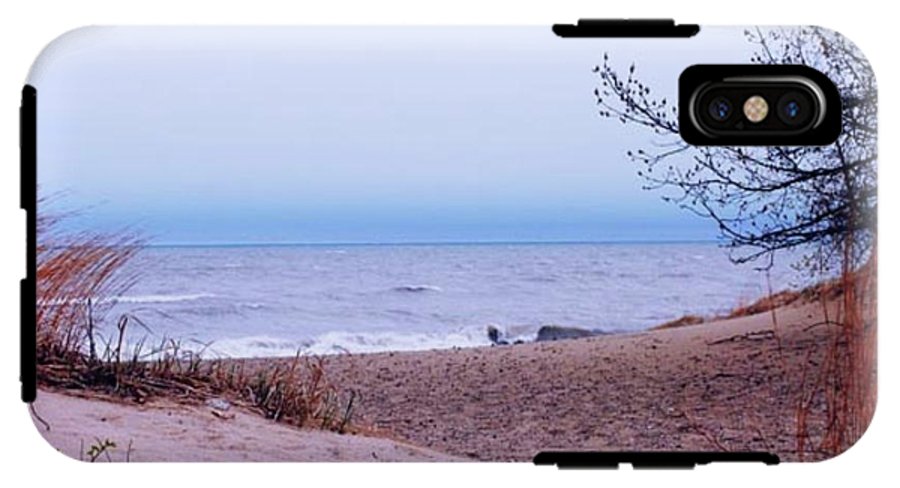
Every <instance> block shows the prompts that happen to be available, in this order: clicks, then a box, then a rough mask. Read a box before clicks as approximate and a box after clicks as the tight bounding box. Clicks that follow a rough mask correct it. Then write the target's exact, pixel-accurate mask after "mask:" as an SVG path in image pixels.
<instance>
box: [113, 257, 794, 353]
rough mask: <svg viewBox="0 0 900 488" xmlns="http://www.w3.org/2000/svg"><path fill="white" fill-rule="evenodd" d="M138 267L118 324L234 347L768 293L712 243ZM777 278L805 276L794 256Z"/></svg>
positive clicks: (418, 341) (620, 313)
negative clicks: (131, 322)
mask: <svg viewBox="0 0 900 488" xmlns="http://www.w3.org/2000/svg"><path fill="white" fill-rule="evenodd" d="M131 270H133V271H136V272H137V273H138V281H137V283H136V285H135V286H134V287H132V288H131V289H130V290H128V292H127V293H126V294H125V295H123V296H122V297H120V298H118V299H116V300H114V302H113V303H112V307H111V309H110V310H109V311H108V313H107V314H106V315H105V317H106V320H105V323H106V324H107V325H106V326H107V327H108V326H109V324H111V323H112V320H113V319H114V318H115V317H116V316H118V315H119V314H122V313H130V314H133V315H134V316H136V317H138V318H139V319H140V320H141V321H142V322H143V323H145V324H147V326H148V327H149V328H150V330H151V331H152V335H153V336H154V337H156V338H159V337H163V336H165V337H170V338H177V339H180V340H182V341H183V342H184V343H185V344H187V345H188V346H189V347H192V348H195V349H197V348H201V347H203V346H202V345H203V344H206V345H208V350H207V351H208V352H210V353H213V354H215V355H222V356H233V357H254V356H284V355H293V354H295V353H296V352H297V350H298V349H299V350H302V351H305V352H311V353H334V352H341V351H350V352H370V351H384V350H419V349H433V348H448V347H455V346H462V347H465V346H477V345H487V344H489V343H490V342H489V341H488V338H487V334H486V329H487V327H488V326H489V325H493V326H495V327H497V328H498V329H499V330H500V331H501V333H502V334H503V335H504V336H505V337H506V338H508V339H511V340H515V339H523V340H532V339H533V338H534V335H535V333H536V331H537V329H538V328H539V327H540V326H542V325H548V324H554V325H565V326H575V327H583V328H588V329H599V330H603V331H609V332H631V331H640V330H643V329H645V328H648V327H651V326H653V325H657V324H659V323H662V322H665V321H668V320H672V319H675V318H678V317H680V316H682V315H684V314H701V315H711V314H717V313H723V312H726V311H728V310H730V309H732V308H733V307H735V306H736V305H739V304H745V303H748V302H750V301H752V300H755V299H757V298H759V297H760V296H763V295H765V294H766V293H767V289H768V286H767V278H766V274H765V273H762V272H759V271H756V270H754V268H753V266H752V265H743V266H736V265H733V264H732V263H731V262H730V261H729V260H728V257H727V255H726V252H725V250H723V249H721V248H719V247H717V246H716V245H715V244H712V243H701V244H683V243H682V244H658V243H654V244H646V243H641V244H442V245H297V246H217V247H150V248H147V249H146V250H144V251H142V253H141V254H140V255H139V256H138V257H137V258H136V260H135V261H133V263H132V264H131ZM769 275H770V277H769V279H770V280H771V284H772V287H773V289H775V290H778V289H782V288H786V287H796V286H798V285H800V283H797V281H796V280H797V279H798V278H797V275H796V273H795V272H793V271H792V270H791V269H790V267H789V266H787V265H782V266H776V267H775V268H774V269H773V270H772V271H771V272H770V273H769ZM129 334H130V336H129V337H128V341H129V342H133V341H135V340H136V339H137V338H138V336H140V335H144V334H145V332H144V331H143V330H142V329H140V328H131V329H130V330H129Z"/></svg>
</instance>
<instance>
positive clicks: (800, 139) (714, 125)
mask: <svg viewBox="0 0 900 488" xmlns="http://www.w3.org/2000/svg"><path fill="white" fill-rule="evenodd" d="M678 124H679V128H678V131H679V133H680V134H681V137H682V139H684V140H685V142H687V143H688V144H692V145H698V146H723V145H725V146H769V145H779V146H785V145H788V146H789V145H807V144H815V145H824V144H830V143H831V142H833V141H834V140H835V139H836V138H837V136H838V135H839V134H840V132H841V127H842V126H841V99H840V93H838V90H837V87H836V86H835V85H834V83H833V82H832V81H831V80H829V79H828V77H827V76H825V75H823V74H822V73H821V72H819V71H817V70H815V69H813V68H810V67H807V66H801V65H757V64H732V65H715V64H707V65H704V64H697V65H693V66H689V67H687V68H686V69H685V70H684V71H682V73H681V76H680V77H679V79H678Z"/></svg>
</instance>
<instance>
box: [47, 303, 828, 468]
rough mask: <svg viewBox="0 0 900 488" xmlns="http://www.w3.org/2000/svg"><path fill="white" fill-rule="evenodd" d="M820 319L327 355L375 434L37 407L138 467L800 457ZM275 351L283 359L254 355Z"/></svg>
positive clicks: (67, 447)
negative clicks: (746, 454) (670, 453)
mask: <svg viewBox="0 0 900 488" xmlns="http://www.w3.org/2000/svg"><path fill="white" fill-rule="evenodd" d="M822 317H823V307H822V305H821V304H815V303H807V304H803V305H789V306H786V307H782V308H780V309H777V310H776V313H775V314H774V315H773V314H772V313H771V312H766V313H761V314H757V315H751V316H746V317H740V318H735V319H728V320H720V321H712V322H707V323H702V324H699V325H690V326H684V327H677V328H671V329H664V330H651V331H648V332H644V333H637V334H624V335H608V336H597V337H590V338H582V339H571V340H561V341H555V342H541V343H530V344H520V345H510V346H496V347H482V348H468V349H453V350H434V351H421V352H402V353H401V352H397V353H377V354H362V355H343V356H334V357H330V358H329V360H328V363H327V365H328V368H327V371H328V374H329V377H330V379H331V381H333V382H334V383H335V384H338V385H341V387H342V388H343V389H345V390H350V389H353V390H355V391H356V392H357V393H358V394H359V398H360V401H359V403H358V406H357V414H356V416H355V419H354V422H355V423H356V424H359V425H362V426H365V427H366V428H367V429H368V430H369V431H370V432H372V433H374V435H376V437H364V436H361V435H340V434H336V433H331V432H325V431H317V430H307V429H297V428H293V427H289V426H285V425H281V424H276V423H273V422H271V421H269V420H266V419H264V418H262V417H260V416H259V415H257V414H254V413H250V412H246V411H242V410H240V409H238V408H234V409H231V410H230V411H229V412H227V413H226V414H225V415H218V414H217V413H216V412H213V411H212V410H211V409H210V408H208V407H206V406H204V405H199V406H189V405H183V404H178V403H174V402H171V401H166V400H156V401H154V402H151V403H149V404H147V405H142V406H137V405H133V404H123V403H110V402H107V401H103V400H98V399H86V398H77V397H73V396H68V395H64V394H60V393H55V392H49V391H41V392H40V394H39V396H38V401H37V402H36V405H35V406H36V409H37V412H38V413H39V415H40V416H41V418H42V419H44V420H45V421H46V422H47V424H49V426H50V430H49V431H48V430H46V429H45V428H44V427H43V426H42V424H41V423H39V422H36V426H37V427H38V429H39V430H40V431H41V432H42V434H43V435H44V436H45V437H47V438H48V440H50V441H51V443H52V444H53V445H55V446H59V447H60V449H61V450H62V451H63V452H65V453H66V454H68V455H70V456H72V457H76V458H78V457H79V454H78V453H79V452H81V453H83V452H84V450H85V449H86V447H85V446H90V445H91V444H92V443H94V442H95V441H96V440H97V439H101V440H102V439H104V438H110V439H113V440H115V441H116V442H117V444H118V448H117V449H116V450H114V452H113V453H112V455H113V456H116V457H118V458H123V457H124V456H126V455H127V456H128V457H129V458H130V459H131V460H134V461H142V460H178V461H201V460H218V461H226V460H228V461H247V460H266V461H276V460H277V461H303V460H308V461H309V460H311V461H448V460H459V459H469V460H491V461H529V460H531V459H532V457H533V456H534V455H535V454H536V453H537V452H538V451H541V450H552V449H571V448H572V447H573V446H578V447H579V448H580V449H584V450H700V451H709V450H716V451H721V450H732V451H766V452H777V453H787V454H786V455H785V456H783V458H784V460H790V459H791V457H792V456H791V455H790V453H792V452H795V449H796V428H797V426H796V421H795V417H796V415H795V413H796V409H797V405H798V400H799V398H800V396H801V394H804V393H805V392H808V391H809V380H806V379H805V378H809V377H813V376H814V373H815V372H816V371H817V367H818V365H819V364H820V362H821V360H822V356H823V354H825V353H826V351H827V347H824V345H825V344H827V341H828V340H829V337H831V334H830V331H829V327H830V326H825V325H815V324H817V323H819V322H821V321H822ZM272 361H283V360H282V359H269V360H263V359H258V360H252V362H254V363H257V364H265V363H270V362H272ZM804 382H806V383H807V386H804ZM821 404H822V402H821V401H820V402H817V405H818V406H817V407H814V409H813V412H812V415H813V416H816V415H819V416H821V415H822V411H823V409H824V407H823V406H822V405H821ZM811 425H813V426H815V425H821V422H816V421H813V422H811ZM810 434H811V435H815V434H816V432H810ZM129 442H131V450H130V451H128V449H127V444H128V443H129ZM82 456H83V454H82ZM807 459H809V456H808V455H807Z"/></svg>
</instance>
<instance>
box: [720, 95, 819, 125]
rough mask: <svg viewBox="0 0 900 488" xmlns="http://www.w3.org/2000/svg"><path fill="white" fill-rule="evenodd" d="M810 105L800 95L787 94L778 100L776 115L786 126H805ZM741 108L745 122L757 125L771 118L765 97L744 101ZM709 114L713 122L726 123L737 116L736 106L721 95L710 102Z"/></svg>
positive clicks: (809, 112) (810, 111)
mask: <svg viewBox="0 0 900 488" xmlns="http://www.w3.org/2000/svg"><path fill="white" fill-rule="evenodd" d="M810 105H811V104H810V103H809V98H808V97H806V96H804V95H802V94H800V93H787V94H784V95H782V96H781V97H780V98H779V99H778V103H777V104H776V105H775V114H776V115H777V116H778V118H779V119H780V120H781V122H782V123H784V124H785V125H789V126H799V125H803V124H804V123H806V122H807V121H808V120H809V115H810V114H811V113H812V110H811V107H810ZM740 106H741V107H743V110H742V114H741V115H742V117H743V118H744V120H745V121H748V122H752V123H754V124H757V123H760V122H763V121H765V120H766V118H767V117H768V116H769V107H770V106H771V104H770V103H769V101H768V100H766V98H765V97H763V96H760V95H753V96H751V97H749V98H747V99H746V100H744V101H743V103H741V104H740ZM707 112H708V114H709V117H710V118H711V119H712V120H714V121H716V122H719V123H725V122H728V121H729V120H731V118H732V117H733V116H734V115H735V112H736V111H735V104H734V103H732V101H731V100H730V99H729V98H728V97H725V96H721V95H720V96H717V97H715V98H713V99H712V100H711V101H710V102H709V104H708V106H707Z"/></svg>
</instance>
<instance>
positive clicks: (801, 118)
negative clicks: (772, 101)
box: [777, 92, 815, 127]
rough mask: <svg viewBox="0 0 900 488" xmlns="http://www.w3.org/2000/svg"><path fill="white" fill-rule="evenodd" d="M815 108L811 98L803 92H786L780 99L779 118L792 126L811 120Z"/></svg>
mask: <svg viewBox="0 0 900 488" xmlns="http://www.w3.org/2000/svg"><path fill="white" fill-rule="evenodd" d="M814 110H815V107H813V104H812V102H811V100H810V98H809V97H808V96H807V95H805V94H803V93H801V92H789V93H786V94H784V95H783V96H782V97H781V99H779V100H778V107H777V112H778V118H779V119H781V121H782V122H784V123H785V125H789V126H791V127H799V126H801V125H804V124H806V123H807V122H809V120H810V118H811V117H812V114H813V111H814Z"/></svg>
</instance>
